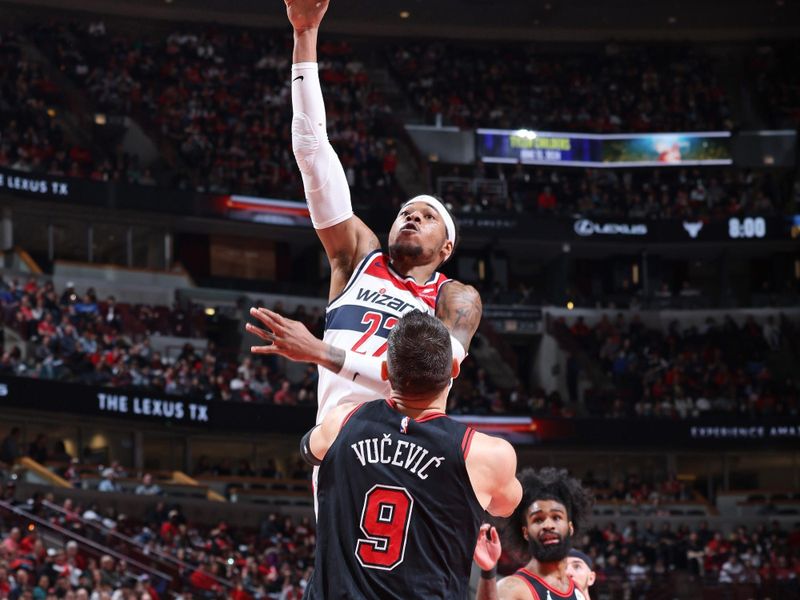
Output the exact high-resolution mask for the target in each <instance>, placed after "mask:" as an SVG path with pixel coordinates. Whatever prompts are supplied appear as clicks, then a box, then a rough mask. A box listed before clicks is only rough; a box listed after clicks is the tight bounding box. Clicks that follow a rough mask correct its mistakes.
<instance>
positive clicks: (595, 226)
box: [573, 219, 647, 237]
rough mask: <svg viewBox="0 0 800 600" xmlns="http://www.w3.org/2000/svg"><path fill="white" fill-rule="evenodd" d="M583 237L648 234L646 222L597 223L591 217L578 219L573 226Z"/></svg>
mask: <svg viewBox="0 0 800 600" xmlns="http://www.w3.org/2000/svg"><path fill="white" fill-rule="evenodd" d="M573 227H574V229H575V233H577V234H578V235H579V236H581V237H589V236H591V235H647V225H645V224H644V223H634V224H628V223H602V224H601V223H595V222H594V221H590V220H589V219H578V220H577V221H575V225H574V226H573Z"/></svg>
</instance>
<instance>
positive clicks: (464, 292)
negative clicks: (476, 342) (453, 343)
mask: <svg viewBox="0 0 800 600" xmlns="http://www.w3.org/2000/svg"><path fill="white" fill-rule="evenodd" d="M482 312H483V304H482V303H481V296H480V294H479V293H478V290H476V289H475V288H474V287H472V286H471V285H465V284H463V283H461V282H459V281H450V282H448V283H447V285H445V286H444V287H443V288H442V289H441V291H440V292H439V299H438V301H437V302H436V316H437V317H439V319H441V321H442V323H444V324H445V326H446V327H447V328H448V329H449V330H450V335H452V336H453V337H454V338H455V339H456V340H458V342H459V343H460V344H461V345H462V346H463V348H464V352H465V353H466V351H467V350H469V344H470V342H471V341H472V336H473V335H475V332H476V331H477V330H478V325H480V323H481V313H482ZM453 350H455V347H454V348H453ZM465 355H466V354H465ZM457 358H459V361H461V360H462V359H463V358H464V356H460V357H457Z"/></svg>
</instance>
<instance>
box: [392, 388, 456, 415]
mask: <svg viewBox="0 0 800 600" xmlns="http://www.w3.org/2000/svg"><path fill="white" fill-rule="evenodd" d="M391 401H392V404H394V407H395V409H397V410H398V411H399V412H401V413H403V414H404V415H406V416H408V417H411V418H412V419H419V418H421V417H427V416H429V415H434V414H444V413H445V409H446V408H447V395H446V394H445V395H442V394H440V395H439V396H438V397H437V398H436V400H431V399H430V398H427V399H425V398H420V397H418V396H417V397H412V396H404V395H403V394H398V393H395V392H392V396H391Z"/></svg>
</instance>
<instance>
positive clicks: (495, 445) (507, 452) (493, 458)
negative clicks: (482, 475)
mask: <svg viewBox="0 0 800 600" xmlns="http://www.w3.org/2000/svg"><path fill="white" fill-rule="evenodd" d="M472 452H475V453H477V456H479V457H481V458H483V459H484V460H486V461H488V462H491V463H495V464H497V466H498V467H501V466H511V465H513V468H514V469H516V464H517V453H516V451H515V450H514V446H512V445H511V444H510V443H509V442H507V441H506V440H504V439H503V438H499V437H495V436H493V435H487V434H485V433H481V432H480V431H476V432H475V435H474V436H473V438H472Z"/></svg>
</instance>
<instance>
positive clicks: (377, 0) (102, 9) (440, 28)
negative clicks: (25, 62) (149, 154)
mask: <svg viewBox="0 0 800 600" xmlns="http://www.w3.org/2000/svg"><path fill="white" fill-rule="evenodd" d="M1 1H2V2H4V3H8V4H16V5H17V6H18V7H19V6H20V5H22V6H25V5H28V6H45V7H58V8H64V9H70V10H85V11H90V12H98V13H101V14H102V13H109V14H119V15H123V16H141V17H148V18H162V19H170V20H191V21H198V20H200V21H203V20H204V21H209V20H211V21H219V22H224V23H230V24H249V25H257V26H268V27H274V26H282V25H285V24H286V20H285V8H284V3H283V2H282V0H1ZM326 26H327V28H328V29H329V30H330V31H336V32H353V33H358V34H362V35H363V34H368V33H370V32H373V33H376V34H381V35H399V36H402V35H409V36H440V37H471V38H481V37H484V38H487V39H488V38H503V37H513V38H516V39H526V38H528V39H532V40H535V39H601V38H609V37H619V38H639V39H641V38H650V37H660V38H673V39H679V38H697V39H749V38H757V37H767V36H779V37H789V36H793V35H797V34H798V33H800V2H798V1H797V0H673V1H668V2H653V1H650V2H648V1H644V2H643V1H638V2H637V1H634V0H505V1H497V0H332V1H331V7H330V9H329V12H328V16H327V17H326Z"/></svg>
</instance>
